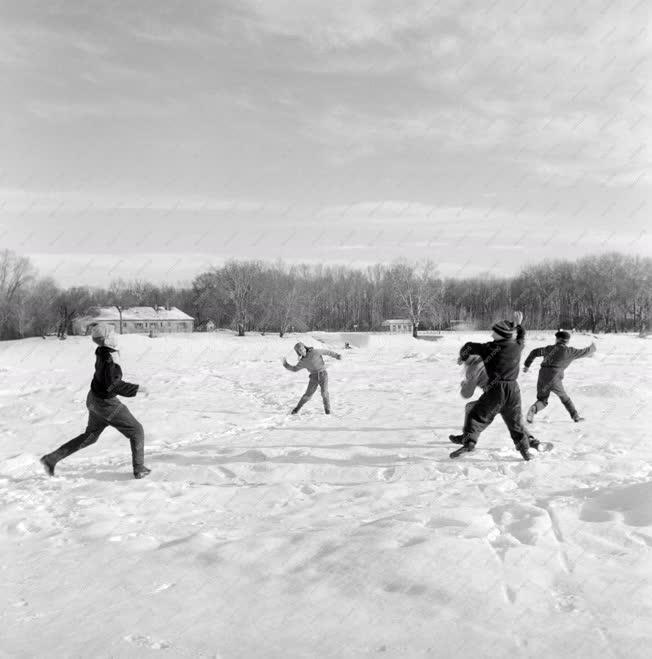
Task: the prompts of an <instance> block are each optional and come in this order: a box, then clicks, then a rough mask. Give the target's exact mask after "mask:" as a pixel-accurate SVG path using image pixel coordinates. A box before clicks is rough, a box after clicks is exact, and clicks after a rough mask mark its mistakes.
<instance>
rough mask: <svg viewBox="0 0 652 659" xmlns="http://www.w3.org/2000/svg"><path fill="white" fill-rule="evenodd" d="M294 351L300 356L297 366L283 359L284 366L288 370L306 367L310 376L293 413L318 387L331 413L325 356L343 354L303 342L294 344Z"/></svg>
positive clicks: (327, 410)
mask: <svg viewBox="0 0 652 659" xmlns="http://www.w3.org/2000/svg"><path fill="white" fill-rule="evenodd" d="M294 351H295V352H296V353H297V356H298V357H299V361H298V362H297V364H296V365H295V366H292V364H289V363H288V361H287V359H284V360H283V366H285V368H286V369H287V370H288V371H294V372H296V371H300V370H301V369H303V368H305V369H306V370H307V371H308V373H310V376H309V378H308V388H307V389H306V393H305V394H303V396H301V399H300V400H299V402H298V403H297V405H296V407H295V408H294V409H293V410H292V414H297V413H298V412H299V410H300V409H301V408H302V407H303V406H304V405H305V404H306V403H307V402H308V401H309V400H310V399H311V398H312V396H313V394H314V393H315V391H317V387H320V388H321V397H322V400H323V402H324V412H325V413H326V414H330V413H331V406H330V398H329V393H328V372H327V371H326V364H325V363H324V359H323V356H324V355H327V356H329V357H335V359H342V355H340V354H339V353H337V352H333V351H332V350H323V349H319V348H310V347H307V346H305V345H304V344H303V343H297V344H296V345H295V346H294Z"/></svg>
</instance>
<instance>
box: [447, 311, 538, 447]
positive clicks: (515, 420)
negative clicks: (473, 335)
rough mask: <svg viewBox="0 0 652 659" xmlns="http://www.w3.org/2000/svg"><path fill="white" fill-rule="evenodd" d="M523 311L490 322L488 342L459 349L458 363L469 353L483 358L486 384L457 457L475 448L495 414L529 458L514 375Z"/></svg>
mask: <svg viewBox="0 0 652 659" xmlns="http://www.w3.org/2000/svg"><path fill="white" fill-rule="evenodd" d="M522 321H523V314H522V313H521V312H520V311H516V312H515V313H514V320H513V321H511V322H510V321H509V320H501V321H499V322H497V323H495V324H494V325H493V327H492V328H491V329H492V333H491V335H492V338H493V341H489V342H488V343H473V342H469V343H466V344H464V346H462V349H461V350H460V358H459V359H460V362H466V360H467V359H468V358H469V357H470V356H471V355H477V356H478V357H480V359H481V360H482V362H483V364H484V367H485V369H486V372H487V378H488V381H487V385H486V388H485V391H484V393H483V394H482V396H480V398H479V399H478V401H477V402H476V403H475V404H474V405H473V408H472V409H471V410H470V412H469V414H468V416H467V418H466V420H465V422H464V430H463V432H462V436H461V441H460V443H461V444H462V447H461V448H459V449H457V450H456V451H453V452H452V453H451V454H450V457H451V458H457V457H459V456H460V455H463V454H464V453H468V452H470V451H473V450H475V445H476V443H477V441H478V438H479V437H480V433H482V431H483V430H485V428H487V427H488V426H489V425H490V424H491V422H492V421H493V420H494V419H495V417H496V415H497V414H500V415H501V416H502V417H503V421H504V422H505V424H506V425H507V428H508V430H509V433H510V435H511V437H512V441H513V442H514V445H515V447H516V449H517V450H518V452H519V453H520V454H521V456H522V457H523V459H524V460H529V459H530V453H529V448H530V443H529V439H528V433H527V432H526V431H525V428H524V426H523V421H522V415H523V413H522V410H521V391H520V389H519V386H518V382H517V378H518V372H519V368H520V361H521V353H522V351H523V346H524V343H525V330H524V329H523V327H522V326H521V322H522Z"/></svg>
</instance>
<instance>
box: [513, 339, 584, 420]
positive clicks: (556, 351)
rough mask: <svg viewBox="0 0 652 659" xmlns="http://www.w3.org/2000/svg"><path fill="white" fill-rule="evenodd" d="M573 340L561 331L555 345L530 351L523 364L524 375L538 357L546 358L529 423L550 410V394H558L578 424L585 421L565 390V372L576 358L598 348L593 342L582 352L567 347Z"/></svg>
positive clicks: (531, 408) (529, 414)
mask: <svg viewBox="0 0 652 659" xmlns="http://www.w3.org/2000/svg"><path fill="white" fill-rule="evenodd" d="M570 338H571V335H570V332H566V331H564V330H559V331H558V332H557V333H556V334H555V339H556V342H555V344H554V345H550V346H545V347H543V348H535V349H534V350H532V352H530V354H529V355H528V356H527V358H526V360H525V363H524V364H523V372H524V373H527V372H528V370H529V368H530V366H531V365H532V362H533V361H534V360H535V359H536V358H537V357H543V361H542V362H541V368H540V369H539V379H538V380H537V400H536V402H535V403H534V404H533V405H532V406H530V409H529V410H528V413H527V421H528V423H532V422H533V421H534V415H535V414H537V413H538V412H540V411H541V410H542V409H543V408H544V407H547V405H548V398H549V397H550V394H556V395H557V396H558V397H559V400H560V401H561V402H562V404H563V406H564V407H565V408H566V410H567V411H568V413H569V414H570V416H571V418H572V419H573V421H575V423H578V422H579V421H584V418H583V417H581V416H580V415H579V413H578V412H577V410H576V409H575V405H573V401H572V400H571V398H570V396H569V395H568V394H567V393H566V390H565V389H564V384H563V379H564V371H565V370H566V369H567V368H568V366H570V364H571V363H572V362H573V361H575V360H576V359H580V358H581V357H590V356H592V355H593V353H594V352H595V351H596V347H595V344H594V343H591V345H590V346H589V347H588V348H582V349H581V350H580V349H578V348H571V347H570V346H569V345H568V343H569V341H570Z"/></svg>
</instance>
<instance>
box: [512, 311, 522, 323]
mask: <svg viewBox="0 0 652 659" xmlns="http://www.w3.org/2000/svg"><path fill="white" fill-rule="evenodd" d="M522 322H523V312H522V311H515V312H514V325H517V326H518V325H520V324H521V323H522Z"/></svg>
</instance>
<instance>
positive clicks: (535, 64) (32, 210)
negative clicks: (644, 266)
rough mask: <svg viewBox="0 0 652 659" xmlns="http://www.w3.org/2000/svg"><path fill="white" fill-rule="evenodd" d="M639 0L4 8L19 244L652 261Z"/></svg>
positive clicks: (3, 213) (92, 249) (0, 52)
mask: <svg viewBox="0 0 652 659" xmlns="http://www.w3.org/2000/svg"><path fill="white" fill-rule="evenodd" d="M648 7H649V5H648V3H646V2H645V1H641V0H623V2H616V1H615V0H599V1H597V0H596V1H593V0H581V1H578V0H571V1H569V2H557V1H553V0H543V1H539V0H536V1H535V0H514V1H513V2H512V1H511V0H498V1H497V2H490V1H487V2H485V1H481V0H477V1H474V0H471V1H470V2H469V0H464V1H462V2H456V1H448V0H441V1H439V2H436V1H433V0H424V1H423V2H409V1H407V2H403V1H402V2H398V1H396V2H391V1H389V0H388V1H384V2H374V1H371V0H355V1H353V0H349V1H348V2H340V1H338V0H328V2H325V1H324V0H294V1H285V0H258V1H255V0H238V1H236V0H233V1H232V0H226V1H225V0H213V1H211V2H208V1H204V0H183V1H178V2H171V1H168V0H138V1H129V0H123V1H116V0H104V1H103V2H92V1H89V0H84V2H80V1H79V0H72V1H69V0H56V1H55V0H41V1H40V2H31V1H29V0H20V2H17V1H15V0H0V8H1V9H0V247H9V248H10V249H13V250H15V251H17V252H20V253H21V254H26V255H29V256H31V257H32V259H33V260H34V262H35V264H36V265H37V266H38V267H39V269H40V271H41V273H42V274H52V275H53V276H54V277H55V278H56V279H58V280H59V281H60V282H61V283H62V284H66V285H67V284H70V283H72V282H76V283H86V284H108V282H109V281H110V280H111V279H114V278H117V277H124V278H132V277H138V278H141V279H153V280H160V279H165V280H166V281H172V282H176V281H189V280H190V279H191V278H192V277H193V276H194V274H196V273H197V272H198V271H200V270H201V269H202V268H205V267H207V266H208V265H210V264H219V263H220V262H223V261H224V260H225V259H227V258H230V257H236V258H262V259H270V260H271V259H277V258H279V257H281V258H284V259H286V260H288V261H309V262H316V261H327V262H338V263H348V264H351V265H364V264H366V263H373V262H377V261H385V262H390V261H392V260H393V259H395V258H397V257H407V258H410V259H422V258H430V259H432V260H433V261H434V262H435V263H436V264H438V266H439V269H440V272H441V273H442V274H444V275H458V276H459V275H464V274H475V273H477V272H480V271H491V272H493V273H495V274H498V275H500V274H512V273H514V272H516V271H517V270H518V269H519V268H520V267H521V266H523V265H524V264H527V263H531V262H533V261H538V260H541V259H543V258H557V257H571V258H573V257H576V256H580V255H583V254H586V253H590V252H598V251H605V250H606V249H619V250H622V251H627V252H634V253H639V254H644V255H652V237H651V235H650V232H649V231H647V232H646V227H647V221H648V218H649V214H650V204H649V202H650V190H651V186H652V181H651V179H650V168H649V165H650V155H649V151H648V147H647V144H646V142H647V140H648V136H649V135H650V131H651V128H652V126H651V125H650V124H651V122H650V100H651V94H650V83H649V79H650V75H651V73H652V71H651V70H650V69H651V66H650V64H651V59H650V54H651V50H652V35H651V33H650V23H649V19H650V11H649V8H648Z"/></svg>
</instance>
